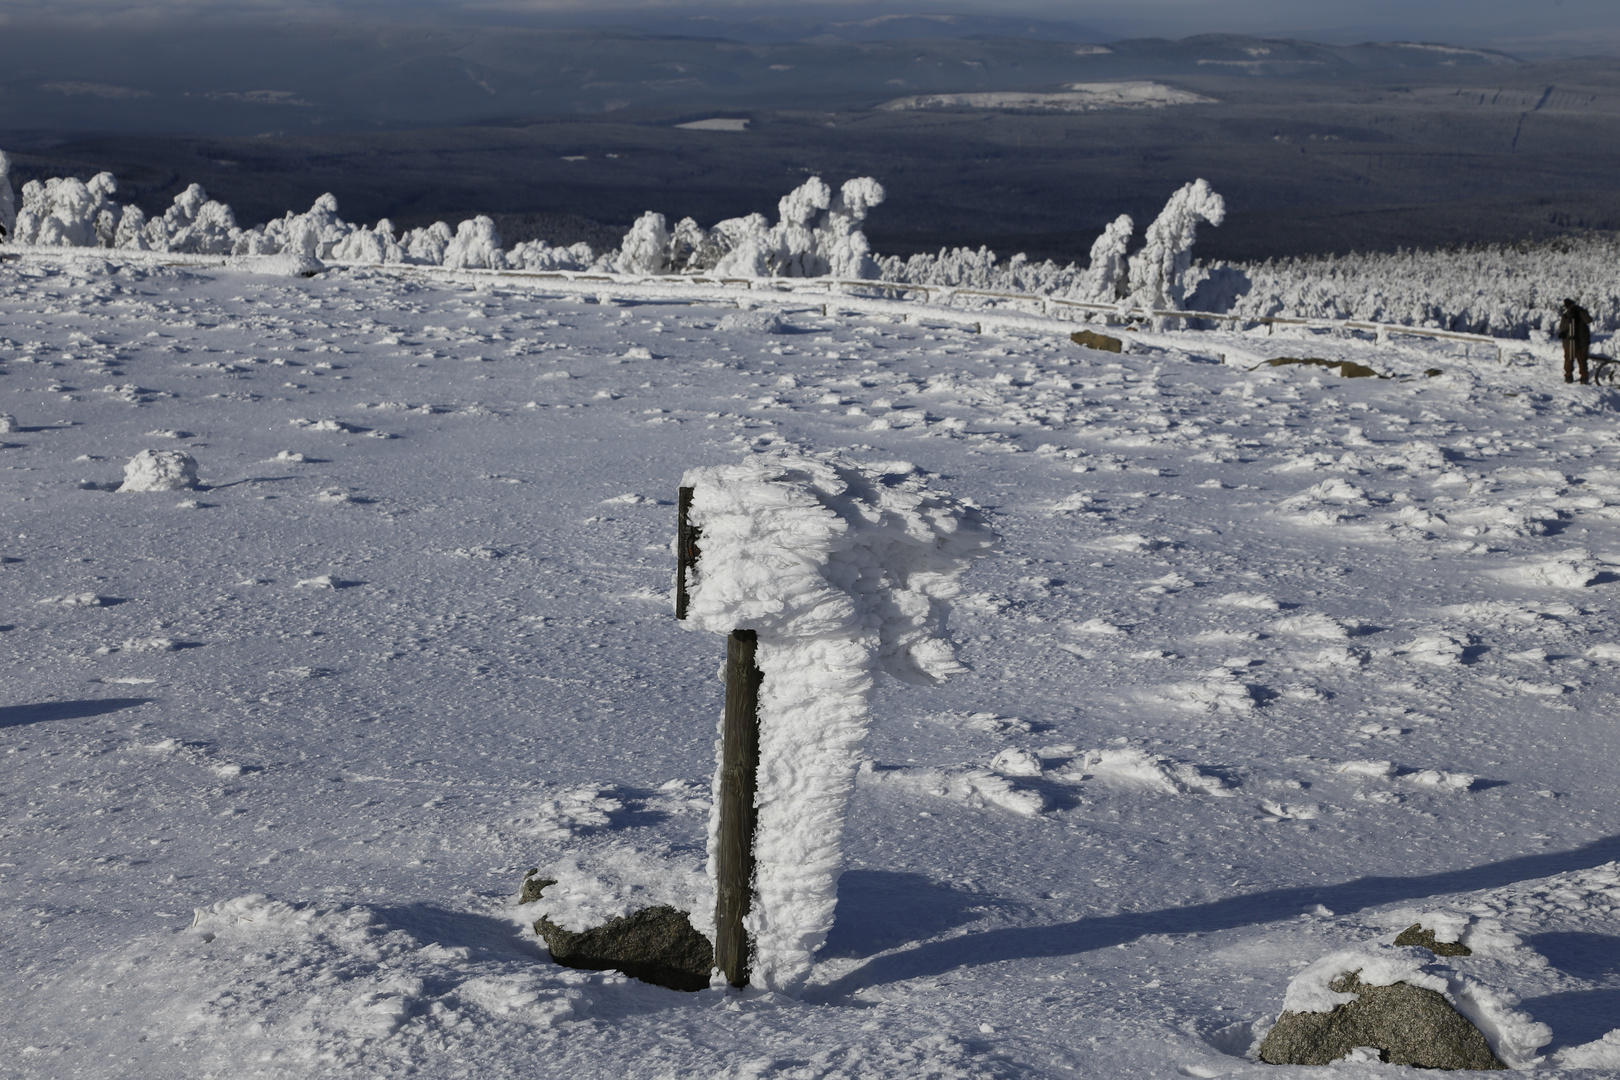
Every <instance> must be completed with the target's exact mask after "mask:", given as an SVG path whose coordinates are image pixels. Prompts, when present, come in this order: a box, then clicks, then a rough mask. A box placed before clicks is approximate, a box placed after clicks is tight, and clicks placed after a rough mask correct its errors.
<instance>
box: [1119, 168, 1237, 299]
mask: <svg viewBox="0 0 1620 1080" xmlns="http://www.w3.org/2000/svg"><path fill="white" fill-rule="evenodd" d="M1225 218H1226V202H1225V200H1223V199H1222V198H1221V197H1220V196H1219V195H1217V194H1215V191H1214V189H1212V188H1211V187H1210V186H1209V181H1207V180H1195V181H1193V182H1192V183H1190V184H1188V185H1186V186H1185V187H1183V188H1182V189H1181V190H1180V191H1177V192H1176V193H1175V194H1174V195H1172V196H1170V201H1169V202H1167V203H1165V204H1164V209H1163V210H1161V211H1159V216H1158V217H1156V218H1154V219H1153V224H1151V225H1149V226H1148V228H1147V233H1146V235H1145V236H1144V240H1145V243H1144V244H1143V247H1142V250H1141V251H1138V252H1137V253H1136V254H1135V255H1133V256H1131V261H1130V298H1131V301H1132V302H1133V303H1135V304H1138V305H1140V306H1141V307H1145V308H1160V309H1163V308H1171V309H1179V308H1180V307H1181V304H1182V301H1183V300H1184V299H1185V291H1184V289H1183V285H1182V276H1183V275H1184V274H1185V273H1186V272H1187V268H1188V267H1190V266H1191V265H1192V246H1193V242H1194V241H1195V240H1197V239H1198V223H1199V222H1201V221H1207V222H1209V223H1210V224H1211V225H1219V224H1220V223H1221V222H1222V221H1223V220H1225Z"/></svg>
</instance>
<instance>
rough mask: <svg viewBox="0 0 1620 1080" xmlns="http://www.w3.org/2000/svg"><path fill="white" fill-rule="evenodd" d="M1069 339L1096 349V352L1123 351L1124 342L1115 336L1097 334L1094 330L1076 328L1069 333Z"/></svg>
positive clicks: (1086, 347) (1084, 346)
mask: <svg viewBox="0 0 1620 1080" xmlns="http://www.w3.org/2000/svg"><path fill="white" fill-rule="evenodd" d="M1069 340H1070V341H1072V342H1074V343H1075V344H1076V345H1079V346H1080V347H1081V348H1085V349H1096V350H1097V351H1098V352H1123V351H1124V349H1125V343H1124V342H1123V341H1121V340H1120V339H1119V338H1117V337H1109V336H1108V335H1107V334H1099V333H1097V331H1095V330H1076V331H1075V332H1074V333H1072V334H1070V335H1069Z"/></svg>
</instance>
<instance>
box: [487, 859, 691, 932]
mask: <svg viewBox="0 0 1620 1080" xmlns="http://www.w3.org/2000/svg"><path fill="white" fill-rule="evenodd" d="M539 876H540V877H542V878H552V879H554V880H555V882H556V883H555V884H553V885H547V886H546V888H545V891H544V892H543V893H541V895H540V899H538V900H536V901H534V902H533V903H529V904H524V905H522V906H521V907H519V908H517V909H516V914H517V915H518V916H519V917H520V918H521V919H522V921H523V922H524V923H532V922H534V921H535V920H536V919H537V918H539V917H540V916H542V915H544V916H545V917H546V918H548V919H550V920H551V921H552V922H554V923H556V924H557V925H558V926H560V927H562V928H563V929H564V930H569V931H572V932H573V933H576V934H578V933H583V932H584V931H586V930H589V929H591V928H592V927H594V926H601V925H602V924H603V923H606V922H608V921H609V920H611V919H620V918H623V917H625V916H626V915H630V914H632V913H634V912H636V911H640V910H642V909H643V908H649V907H658V906H660V905H668V906H669V907H672V908H674V909H676V910H677V911H685V912H688V913H691V914H694V915H696V914H697V913H701V912H706V911H710V910H711V909H712V908H713V907H714V888H713V886H712V884H711V883H710V882H709V878H708V876H707V875H706V874H705V873H704V869H703V864H702V863H701V862H700V861H699V860H698V859H697V858H696V857H695V856H687V855H684V854H682V853H678V852H673V851H670V850H665V849H660V850H650V851H649V850H641V849H639V848H635V847H631V846H629V845H625V844H610V845H608V846H606V847H603V848H599V849H596V850H592V851H587V852H576V853H571V854H569V855H568V856H567V857H565V858H563V859H560V860H558V861H557V862H554V863H550V864H541V866H540V875H539ZM695 921H696V919H694V922H695Z"/></svg>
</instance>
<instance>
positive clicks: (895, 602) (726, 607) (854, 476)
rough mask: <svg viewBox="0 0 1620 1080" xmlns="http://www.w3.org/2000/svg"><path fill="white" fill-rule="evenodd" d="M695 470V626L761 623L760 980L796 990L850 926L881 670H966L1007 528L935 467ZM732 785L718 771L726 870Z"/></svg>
mask: <svg viewBox="0 0 1620 1080" xmlns="http://www.w3.org/2000/svg"><path fill="white" fill-rule="evenodd" d="M681 483H682V486H683V487H686V488H690V489H691V495H690V503H689V508H688V510H687V515H688V520H689V522H690V525H691V527H692V531H694V532H695V533H696V534H697V535H696V544H697V546H698V547H699V548H700V549H701V555H700V556H699V557H698V558H697V559H696V560H695V563H694V564H693V565H692V566H691V568H690V569H689V570H687V571H686V574H687V579H686V590H685V599H686V624H687V625H688V626H690V627H692V628H694V629H700V630H709V631H713V632H716V633H722V634H731V633H732V632H733V631H735V630H742V631H752V632H753V633H754V635H755V642H756V645H755V663H756V664H757V667H758V670H759V671H760V672H761V673H763V676H764V678H763V681H762V682H761V683H760V684H759V686H758V716H759V765H758V769H757V773H756V776H757V784H758V786H757V795H756V798H755V799H754V807H755V808H756V813H757V824H756V827H755V833H754V844H753V855H754V862H755V872H754V877H753V890H752V896H751V898H750V901H751V902H750V904H749V911H748V915H747V917H746V919H745V921H744V926H745V928H746V930H747V932H748V938H749V939H750V940H751V943H752V950H751V955H750V956H749V957H748V960H749V963H748V975H747V977H748V981H749V982H751V983H752V984H753V985H756V986H761V987H764V988H767V989H770V990H776V991H780V992H784V993H793V992H795V991H796V990H797V989H798V988H799V987H800V986H801V985H802V984H803V982H804V980H805V978H806V976H807V975H808V974H809V972H810V967H811V958H812V956H813V955H814V953H815V951H816V949H817V948H818V947H819V946H820V945H821V943H822V941H823V940H824V939H825V938H826V935H827V931H828V930H829V929H831V927H832V921H833V907H834V904H835V902H836V899H837V884H838V877H839V874H840V873H841V871H842V868H843V851H842V847H843V831H844V815H845V811H846V809H847V807H848V803H849V796H850V792H851V791H852V790H853V787H854V783H855V774H856V770H857V767H858V764H859V762H858V759H857V757H856V747H857V746H858V744H859V743H860V742H861V740H862V739H864V738H865V737H866V732H867V727H868V725H869V723H870V720H871V699H872V690H873V680H874V676H875V675H876V674H877V673H878V672H887V673H888V674H890V675H893V676H895V677H897V678H900V679H903V680H905V681H907V682H913V683H920V684H924V685H927V684H933V683H936V682H938V681H940V680H942V679H944V678H945V677H946V676H948V675H951V674H953V673H955V672H957V671H960V670H962V667H961V665H960V664H959V663H958V662H957V660H956V657H955V653H954V650H953V648H952V645H951V642H950V639H949V637H948V636H947V632H946V627H945V621H946V615H947V613H948V610H949V601H950V599H951V597H953V596H954V595H956V592H957V579H958V578H959V577H960V575H961V573H962V572H963V571H964V570H965V569H966V568H967V566H968V563H969V562H970V561H971V560H972V559H973V558H974V557H975V556H978V555H983V554H986V553H987V552H988V551H989V549H990V548H991V547H992V545H993V544H994V542H995V536H994V534H993V533H992V532H991V531H990V529H989V528H988V527H987V526H986V525H985V523H984V522H983V520H982V518H981V517H980V515H979V514H978V513H977V512H976V511H975V510H973V509H972V508H971V507H965V506H963V505H962V504H960V503H958V502H957V501H955V500H954V499H952V498H951V497H950V496H948V495H945V494H942V493H940V492H935V491H930V490H928V489H927V488H926V487H925V486H924V485H923V483H922V480H921V478H919V477H916V476H915V475H911V476H899V475H896V474H892V473H891V474H885V475H879V474H876V473H873V472H869V471H866V470H863V469H862V468H860V467H859V466H857V465H855V464H854V463H852V462H849V461H847V460H844V459H842V458H838V457H832V456H817V457H804V456H791V455H762V456H760V457H756V458H753V459H750V460H748V461H745V462H743V463H741V464H738V465H726V466H717V467H713V468H702V469H693V470H691V471H690V472H688V473H687V474H686V476H685V477H684V478H683V479H682V481H681ZM683 501H684V500H683ZM691 539H692V538H691V537H690V536H687V537H683V538H682V544H683V545H685V544H688V543H689V542H690V541H691ZM684 561H686V560H683V562H684ZM719 795H720V790H719V777H718V774H717V779H716V800H715V807H716V809H715V812H714V814H713V815H711V818H710V823H709V873H710V877H711V879H713V878H715V877H716V874H717V856H718V850H719V814H720V806H721V800H720V798H719ZM710 929H711V930H712V929H713V928H710ZM717 945H718V942H717Z"/></svg>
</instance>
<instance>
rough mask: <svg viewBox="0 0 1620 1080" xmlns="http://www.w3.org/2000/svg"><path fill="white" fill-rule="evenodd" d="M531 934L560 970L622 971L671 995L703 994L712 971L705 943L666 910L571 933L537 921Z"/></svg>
mask: <svg viewBox="0 0 1620 1080" xmlns="http://www.w3.org/2000/svg"><path fill="white" fill-rule="evenodd" d="M534 932H535V933H537V934H539V935H540V936H541V937H542V938H545V941H546V948H548V949H550V950H551V958H552V959H553V960H555V961H556V962H557V963H559V964H561V965H563V966H564V967H571V968H584V969H585V970H587V971H622V972H624V973H625V974H626V975H629V976H630V977H631V978H634V979H640V980H641V981H642V982H649V983H652V984H653V985H655V986H666V987H668V988H669V989H671V990H687V991H693V990H703V989H706V988H707V987H708V985H709V972H710V971H712V970H713V968H714V946H713V945H711V944H709V939H708V938H706V937H704V936H703V935H702V934H700V933H698V932H697V931H696V930H694V929H692V922H691V919H690V918H689V917H688V916H687V913H686V912H684V911H676V910H675V909H674V908H672V907H669V906H668V905H660V906H658V907H650V908H642V909H641V910H640V911H637V912H633V913H631V914H629V915H625V916H623V917H622V918H617V919H612V920H610V921H608V922H606V923H604V924H602V925H601V926H596V927H592V928H591V929H589V930H586V931H584V932H583V933H577V934H576V933H574V932H573V931H572V930H564V929H563V928H562V927H560V926H558V925H557V924H556V923H554V922H552V921H551V920H550V919H548V918H546V917H544V916H541V917H540V918H539V919H537V920H536V921H535V924H534Z"/></svg>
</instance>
